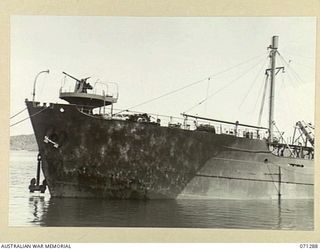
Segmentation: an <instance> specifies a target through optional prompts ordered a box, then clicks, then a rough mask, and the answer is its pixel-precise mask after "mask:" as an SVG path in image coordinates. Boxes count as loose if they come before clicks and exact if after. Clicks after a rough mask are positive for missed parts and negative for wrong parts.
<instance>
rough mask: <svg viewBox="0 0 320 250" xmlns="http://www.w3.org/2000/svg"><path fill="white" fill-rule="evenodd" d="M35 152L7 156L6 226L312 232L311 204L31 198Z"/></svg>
mask: <svg viewBox="0 0 320 250" xmlns="http://www.w3.org/2000/svg"><path fill="white" fill-rule="evenodd" d="M36 159H37V152H27V151H11V161H10V204H9V225H10V226H32V227H38V226H55V227H59V226H61V227H69V226H70V227H71V226H72V227H78V226H79V227H174V228H242V229H281V230H314V222H313V221H314V218H313V216H314V209H313V207H314V202H313V200H283V201H282V202H281V205H280V206H279V204H278V201H270V200H263V201H260V200H249V201H240V200H155V201H118V200H114V201H108V200H94V199H67V198H64V199H60V198H50V195H49V194H48V191H46V194H30V193H29V192H28V189H27V188H28V185H29V181H30V179H31V178H33V177H35V174H36V164H37V162H36Z"/></svg>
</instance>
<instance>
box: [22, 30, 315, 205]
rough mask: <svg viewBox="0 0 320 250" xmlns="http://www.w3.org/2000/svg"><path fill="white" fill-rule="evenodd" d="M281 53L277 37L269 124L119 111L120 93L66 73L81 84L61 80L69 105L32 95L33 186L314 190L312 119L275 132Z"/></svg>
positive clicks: (62, 189)
mask: <svg viewBox="0 0 320 250" xmlns="http://www.w3.org/2000/svg"><path fill="white" fill-rule="evenodd" d="M277 53H278V37H277V36H274V37H272V43H271V45H270V46H269V57H270V66H271V67H270V68H269V69H267V70H266V75H267V78H268V81H266V82H267V83H268V84H269V86H270V87H269V89H270V93H269V95H270V98H269V126H268V127H267V128H266V127H261V126H254V125H248V124H242V123H239V122H238V121H236V122H229V121H221V120H217V119H211V118H206V117H199V116H195V115H191V114H186V113H183V114H182V117H181V122H179V123H177V122H173V121H172V120H169V122H168V123H167V124H163V121H161V119H160V118H159V117H158V116H157V117H154V116H152V115H150V114H147V113H137V112H135V113H132V112H130V111H128V110H124V111H122V112H121V113H120V112H118V113H116V112H115V111H114V109H113V105H114V104H115V103H116V102H117V99H118V95H117V94H109V93H108V92H107V91H103V92H102V93H100V94H99V93H97V92H95V91H94V89H95V88H94V86H92V85H91V84H90V83H88V78H85V79H77V78H75V77H73V76H71V75H69V74H67V73H65V72H63V73H64V74H65V76H66V77H67V78H69V79H73V81H74V86H73V89H72V90H70V89H69V90H64V89H63V88H61V89H60V93H59V97H60V98H61V99H63V100H65V101H67V102H68V104H60V103H44V104H40V103H39V102H36V101H35V100H34V98H33V100H32V101H28V100H27V99H26V106H27V109H28V112H29V116H30V119H31V123H32V126H33V130H34V134H35V136H36V140H37V144H38V147H39V157H38V162H39V164H38V173H37V180H36V182H35V180H33V183H31V184H32V185H31V186H32V187H33V188H31V189H32V190H33V191H34V190H39V186H42V187H43V186H45V185H47V186H48V189H49V192H50V195H51V196H52V197H79V198H103V199H183V198H185V199H310V198H311V199H313V195H314V160H313V158H314V131H313V129H314V128H313V126H312V125H311V124H310V123H306V122H304V121H302V120H301V121H298V122H297V123H296V124H295V132H294V136H293V138H292V140H291V141H290V142H288V141H286V140H284V138H282V137H281V133H279V135H278V136H277V138H276V136H275V134H276V131H274V130H276V129H277V128H276V125H275V121H274V118H273V112H274V111H273V110H274V96H275V93H274V90H275V88H274V86H275V78H276V74H277V73H278V72H279V71H280V70H282V69H283V67H276V56H277ZM106 110H108V111H107V112H106ZM153 118H154V119H153ZM266 135H267V136H266ZM40 168H41V169H42V172H43V175H44V177H45V180H44V182H43V185H39V172H40Z"/></svg>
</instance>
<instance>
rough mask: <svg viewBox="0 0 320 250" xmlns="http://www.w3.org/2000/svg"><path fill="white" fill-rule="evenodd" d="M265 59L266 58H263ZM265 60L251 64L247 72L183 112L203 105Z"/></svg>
mask: <svg viewBox="0 0 320 250" xmlns="http://www.w3.org/2000/svg"><path fill="white" fill-rule="evenodd" d="M263 60H264V58H263ZM263 60H260V61H259V62H258V63H257V64H255V65H254V66H251V67H250V69H249V70H248V71H247V72H245V73H242V72H241V74H240V75H239V76H237V77H236V78H235V79H233V80H232V81H230V82H229V83H227V84H226V85H225V86H223V87H222V88H220V89H218V90H217V91H216V92H214V93H212V94H211V95H209V96H208V97H207V98H205V99H203V100H201V101H200V102H199V103H197V104H195V105H193V106H192V107H191V108H189V109H187V110H186V111H184V112H183V113H187V112H189V111H190V110H192V109H194V108H195V107H197V106H199V105H201V104H202V103H204V102H205V101H207V100H208V99H210V98H211V97H213V96H214V95H216V94H218V93H219V92H220V91H222V90H224V89H225V88H227V87H229V86H230V85H232V84H234V83H235V82H236V81H237V80H239V79H240V78H241V77H243V76H245V75H246V74H248V73H249V72H250V71H251V70H252V69H254V68H255V67H256V66H258V65H259V64H260V63H261V62H262V61H263Z"/></svg>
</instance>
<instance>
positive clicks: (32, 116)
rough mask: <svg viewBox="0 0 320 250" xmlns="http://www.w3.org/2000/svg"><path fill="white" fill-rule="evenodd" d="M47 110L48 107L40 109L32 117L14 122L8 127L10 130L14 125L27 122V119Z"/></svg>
mask: <svg viewBox="0 0 320 250" xmlns="http://www.w3.org/2000/svg"><path fill="white" fill-rule="evenodd" d="M47 108H49V107H46V108H44V109H41V110H40V111H38V112H37V113H34V114H33V115H30V116H28V117H26V118H24V119H22V120H20V121H17V122H15V123H13V124H11V125H10V128H11V127H13V126H15V125H17V124H19V123H21V122H24V121H26V120H28V119H29V118H31V117H33V116H36V115H38V114H40V113H41V112H42V111H44V110H46V109H47Z"/></svg>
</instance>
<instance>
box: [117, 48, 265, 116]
mask: <svg viewBox="0 0 320 250" xmlns="http://www.w3.org/2000/svg"><path fill="white" fill-rule="evenodd" d="M262 55H264V53H263V54H260V55H257V56H255V57H252V58H250V59H248V60H246V61H244V62H241V63H238V64H236V65H234V66H232V67H230V68H227V69H225V70H222V71H219V72H217V73H215V74H212V75H210V76H208V77H206V78H203V79H201V80H198V81H195V82H192V83H189V84H187V85H184V86H182V87H180V88H178V89H175V90H172V91H169V92H167V93H164V94H162V95H160V96H158V97H155V98H151V99H148V100H146V101H144V102H141V103H139V104H136V105H134V106H131V107H129V108H127V109H122V110H121V111H119V112H118V113H116V114H119V113H122V112H125V111H128V110H129V109H132V108H136V107H139V106H142V105H145V104H147V103H150V102H153V101H156V100H158V99H160V98H163V97H165V96H168V95H171V94H174V93H177V92H179V91H181V90H183V89H186V88H189V87H191V86H194V85H197V84H199V83H201V82H203V81H205V80H207V79H208V78H213V77H215V76H217V75H220V74H223V73H225V72H228V71H230V70H232V69H234V68H236V67H238V66H240V65H244V64H246V63H248V62H250V61H252V60H254V59H257V58H260V57H261V56H262ZM116 114H115V115H116Z"/></svg>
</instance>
